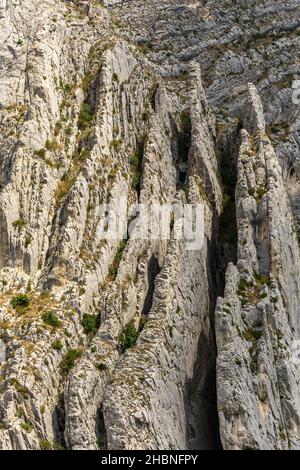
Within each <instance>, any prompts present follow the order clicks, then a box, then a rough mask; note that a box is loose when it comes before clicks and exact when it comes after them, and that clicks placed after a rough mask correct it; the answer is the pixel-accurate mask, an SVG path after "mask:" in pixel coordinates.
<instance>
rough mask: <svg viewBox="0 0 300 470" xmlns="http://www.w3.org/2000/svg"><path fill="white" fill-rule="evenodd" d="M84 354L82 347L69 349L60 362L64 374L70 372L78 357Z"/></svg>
mask: <svg viewBox="0 0 300 470" xmlns="http://www.w3.org/2000/svg"><path fill="white" fill-rule="evenodd" d="M81 356H82V350H81V349H69V350H68V351H67V352H66V354H65V357H64V358H63V360H62V361H61V363H60V368H61V370H62V372H63V373H64V374H68V373H69V372H70V370H71V369H73V367H74V366H75V363H76V361H77V359H79V358H80V357H81Z"/></svg>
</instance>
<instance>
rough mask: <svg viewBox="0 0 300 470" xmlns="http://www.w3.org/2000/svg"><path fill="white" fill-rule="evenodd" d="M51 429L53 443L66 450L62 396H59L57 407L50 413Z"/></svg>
mask: <svg viewBox="0 0 300 470" xmlns="http://www.w3.org/2000/svg"><path fill="white" fill-rule="evenodd" d="M52 427H53V434H54V442H55V443H56V444H57V445H58V446H59V447H62V448H65V449H66V447H67V446H66V441H65V437H64V432H65V403H64V394H63V393H62V394H61V395H60V396H59V400H58V403H57V405H56V406H55V408H54V410H53V413H52Z"/></svg>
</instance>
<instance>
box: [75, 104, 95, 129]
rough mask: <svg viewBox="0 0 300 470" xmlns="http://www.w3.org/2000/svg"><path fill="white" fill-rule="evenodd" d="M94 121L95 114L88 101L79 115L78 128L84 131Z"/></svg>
mask: <svg viewBox="0 0 300 470" xmlns="http://www.w3.org/2000/svg"><path fill="white" fill-rule="evenodd" d="M92 121H93V114H92V111H91V107H90V105H89V104H88V103H83V105H82V106H81V109H80V112H79V116H78V129H79V130H81V131H83V130H85V129H87V128H88V127H90V125H91V124H92Z"/></svg>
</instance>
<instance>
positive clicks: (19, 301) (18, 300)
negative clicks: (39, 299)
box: [10, 294, 30, 309]
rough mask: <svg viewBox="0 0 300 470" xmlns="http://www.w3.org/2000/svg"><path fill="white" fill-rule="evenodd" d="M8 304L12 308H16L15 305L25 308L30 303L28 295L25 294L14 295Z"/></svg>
mask: <svg viewBox="0 0 300 470" xmlns="http://www.w3.org/2000/svg"><path fill="white" fill-rule="evenodd" d="M10 304H11V305H12V307H13V308H14V309H16V308H17V307H24V308H27V307H28V306H29V304H30V297H28V295H26V294H18V295H15V296H14V297H13V298H12V299H11V301H10Z"/></svg>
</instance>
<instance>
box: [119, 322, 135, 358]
mask: <svg viewBox="0 0 300 470" xmlns="http://www.w3.org/2000/svg"><path fill="white" fill-rule="evenodd" d="M138 335H139V333H138V331H137V329H136V328H135V326H134V324H133V323H132V322H130V323H128V324H127V325H126V326H125V328H124V329H123V331H122V333H121V334H120V336H119V342H120V346H121V349H122V352H125V351H126V349H129V348H132V347H133V346H135V344H136V342H137V339H138Z"/></svg>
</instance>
